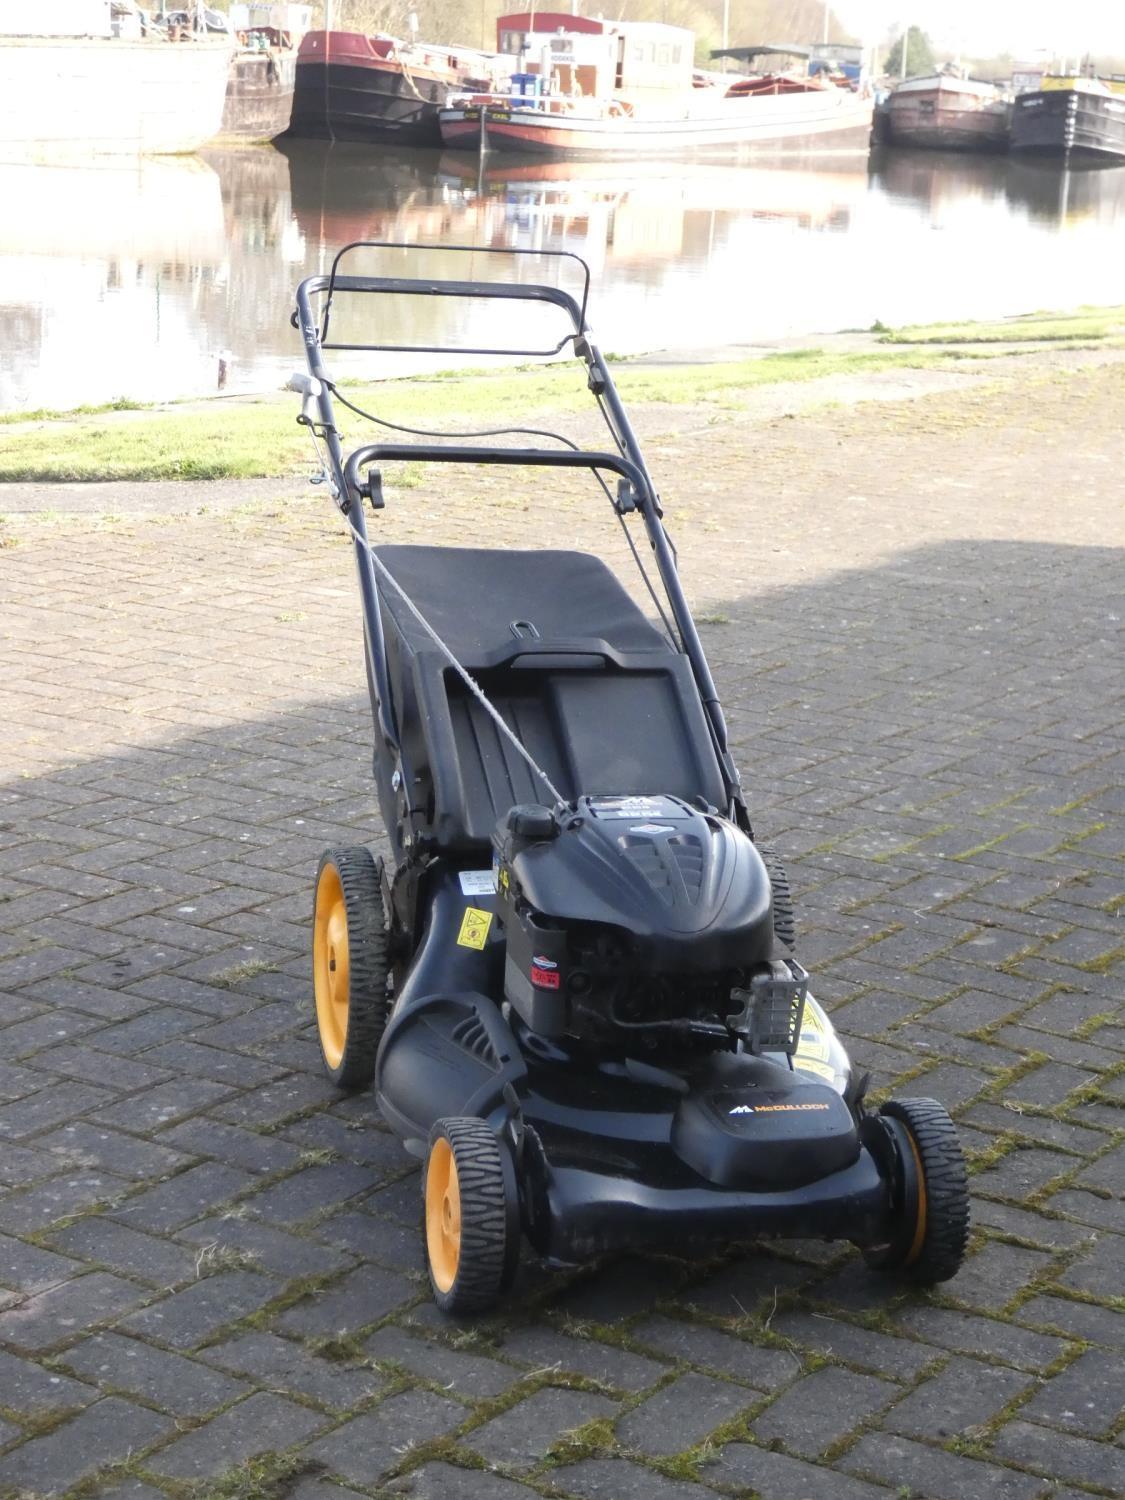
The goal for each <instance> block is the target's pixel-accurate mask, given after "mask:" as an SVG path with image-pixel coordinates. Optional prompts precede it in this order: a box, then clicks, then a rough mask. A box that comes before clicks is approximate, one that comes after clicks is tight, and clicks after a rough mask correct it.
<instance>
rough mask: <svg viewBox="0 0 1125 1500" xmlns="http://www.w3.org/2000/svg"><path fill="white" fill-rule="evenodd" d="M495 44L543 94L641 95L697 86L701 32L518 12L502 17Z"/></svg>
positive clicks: (656, 24)
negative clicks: (694, 80) (697, 43)
mask: <svg viewBox="0 0 1125 1500" xmlns="http://www.w3.org/2000/svg"><path fill="white" fill-rule="evenodd" d="M496 45H497V50H498V51H499V52H501V53H502V54H503V55H505V56H506V57H510V58H511V59H512V61H513V64H514V65H515V66H514V67H513V70H512V71H513V73H514V74H522V75H524V76H531V77H535V78H539V79H542V80H543V82H542V84H541V85H539V88H540V89H541V92H542V93H544V94H555V95H560V94H561V95H565V96H569V97H571V98H577V97H593V98H600V99H606V98H609V97H610V96H611V95H612V96H619V97H625V98H628V99H632V100H636V101H638V102H641V101H643V100H644V99H645V98H646V97H651V96H653V95H663V94H666V93H668V92H669V91H677V92H680V91H684V90H688V91H690V89H691V86H692V71H693V66H694V56H695V37H694V34H693V33H692V32H690V31H687V30H685V29H684V28H683V27H680V26H665V25H663V24H661V23H659V22H648V21H602V20H591V19H589V18H588V17H586V16H572V15H567V14H565V13H563V12H556V11H517V12H516V13H515V14H513V15H508V16H501V17H500V18H499V20H498V21H497V23H496Z"/></svg>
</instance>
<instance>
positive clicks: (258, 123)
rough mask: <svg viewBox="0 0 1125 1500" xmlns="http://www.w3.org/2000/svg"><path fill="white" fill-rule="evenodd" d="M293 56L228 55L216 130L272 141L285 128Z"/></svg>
mask: <svg viewBox="0 0 1125 1500" xmlns="http://www.w3.org/2000/svg"><path fill="white" fill-rule="evenodd" d="M296 71H297V58H296V55H295V54H294V53H292V52H288V53H286V52H281V53H278V52H239V53H236V54H235V56H234V57H233V58H232V59H231V65H230V77H229V79H228V80H227V97H226V103H225V104H224V106H223V123H222V126H221V127H220V130H219V134H220V135H222V136H234V137H237V138H238V139H240V140H249V141H272V140H273V138H274V137H275V136H278V135H281V134H282V133H283V132H284V131H286V130H288V129H289V120H290V116H291V115H292V113H293V91H294V82H295V78H296Z"/></svg>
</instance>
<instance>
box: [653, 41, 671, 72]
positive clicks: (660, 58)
mask: <svg viewBox="0 0 1125 1500" xmlns="http://www.w3.org/2000/svg"><path fill="white" fill-rule="evenodd" d="M668 57H669V52H668V43H667V42H662V43H661V45H660V47H659V49H658V50H657V53H656V60H657V62H658V63H659V64H660V66H661V67H662V68H666V67H667V66H668Z"/></svg>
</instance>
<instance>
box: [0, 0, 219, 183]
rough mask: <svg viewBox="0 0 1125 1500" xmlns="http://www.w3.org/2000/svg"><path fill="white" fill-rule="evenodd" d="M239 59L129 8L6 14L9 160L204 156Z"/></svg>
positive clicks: (2, 34)
mask: <svg viewBox="0 0 1125 1500" xmlns="http://www.w3.org/2000/svg"><path fill="white" fill-rule="evenodd" d="M33 11H34V14H32V12H33ZM230 56H231V43H230V39H229V37H222V36H213V35H211V34H207V33H204V34H200V35H198V36H196V35H189V36H186V37H185V38H184V39H183V40H176V41H173V40H172V33H171V32H162V31H160V30H158V29H156V28H154V27H152V26H151V25H146V24H145V20H144V17H143V14H142V13H141V12H139V11H137V10H135V8H134V7H133V6H132V5H131V4H126V3H122V0H113V3H112V4H111V3H110V0H57V3H55V4H54V5H52V7H51V8H50V10H49V11H48V10H47V8H46V7H30V6H19V5H13V6H10V7H9V6H4V7H3V8H2V9H0V160H5V161H44V162H51V161H61V160H71V159H86V158H89V157H91V156H135V155H149V154H152V155H162V154H168V155H174V154H178V153H181V152H190V151H195V150H196V149H197V148H198V147H199V146H202V145H203V144H204V143H205V142H206V141H209V140H210V139H211V138H212V136H214V135H215V134H216V133H217V132H218V130H219V126H220V123H221V121H222V115H223V100H224V97H225V94H226V87H227V71H228V64H229V61H230Z"/></svg>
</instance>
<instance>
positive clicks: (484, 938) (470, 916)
mask: <svg viewBox="0 0 1125 1500" xmlns="http://www.w3.org/2000/svg"><path fill="white" fill-rule="evenodd" d="M491 926H492V913H491V912H490V911H481V909H480V907H479V906H467V907H466V908H465V915H464V916H463V917H462V918H461V931H460V932H459V933H458V934H457V944H458V946H459V947H461V948H483V947H484V945H485V943H487V942H488V929H489V928H490V927H491Z"/></svg>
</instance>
